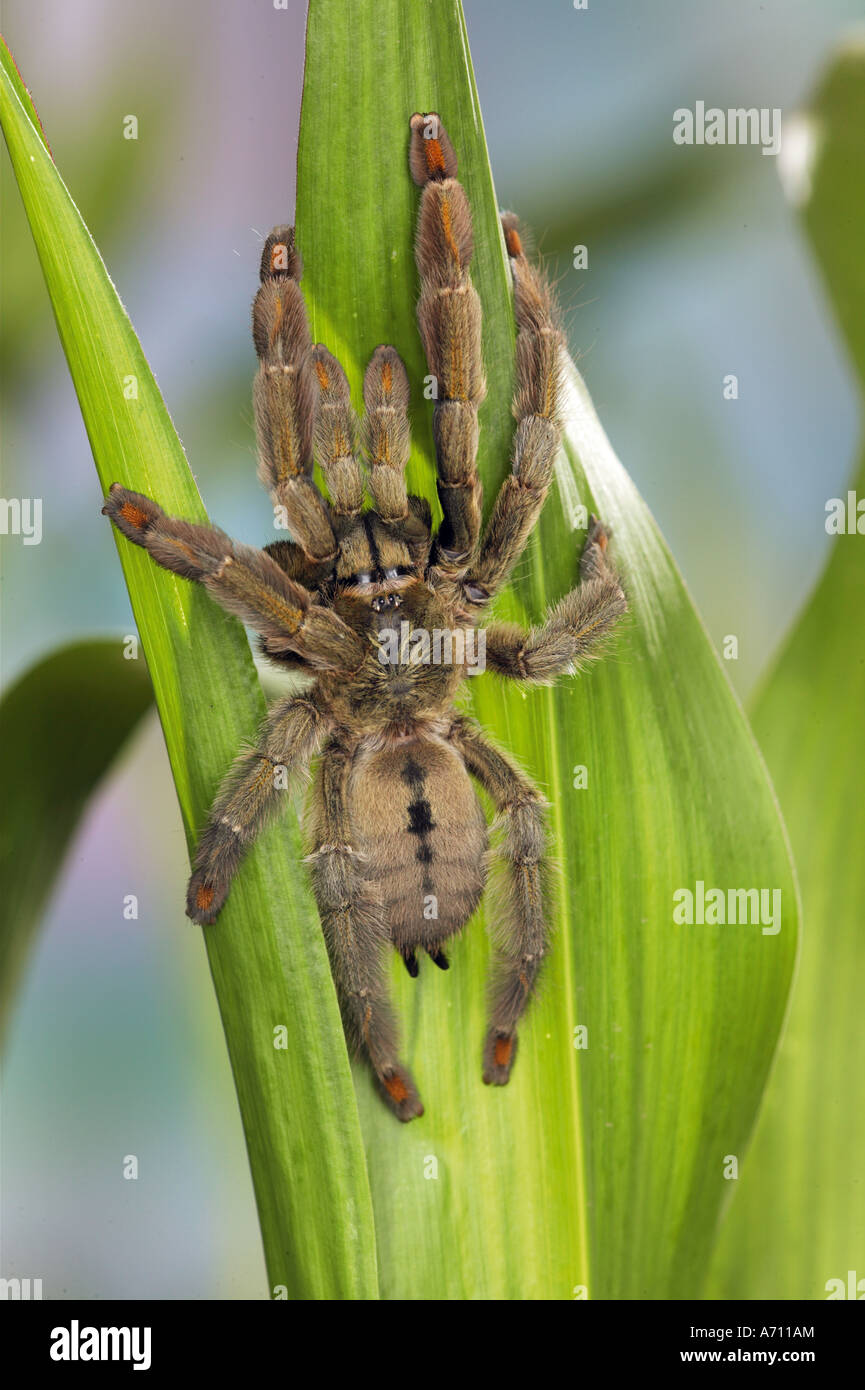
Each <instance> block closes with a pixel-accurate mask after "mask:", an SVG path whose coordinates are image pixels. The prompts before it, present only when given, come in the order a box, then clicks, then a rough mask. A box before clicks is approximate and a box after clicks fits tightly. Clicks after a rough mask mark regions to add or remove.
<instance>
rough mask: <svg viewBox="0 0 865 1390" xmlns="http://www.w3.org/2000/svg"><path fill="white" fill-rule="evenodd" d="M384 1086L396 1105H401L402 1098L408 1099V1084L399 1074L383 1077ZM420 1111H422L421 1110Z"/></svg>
mask: <svg viewBox="0 0 865 1390" xmlns="http://www.w3.org/2000/svg"><path fill="white" fill-rule="evenodd" d="M384 1088H385V1090H386V1091H387V1093H388V1095H389V1096H390V1098H391V1100H392V1101H395V1102H396V1104H397V1105H401V1104H402V1102H403V1101H404V1100H407V1099H408V1086H407V1085H406V1084H405V1082H404V1081H403V1079H402V1077H401V1076H386V1077H384ZM422 1113H423V1111H421V1114H422Z"/></svg>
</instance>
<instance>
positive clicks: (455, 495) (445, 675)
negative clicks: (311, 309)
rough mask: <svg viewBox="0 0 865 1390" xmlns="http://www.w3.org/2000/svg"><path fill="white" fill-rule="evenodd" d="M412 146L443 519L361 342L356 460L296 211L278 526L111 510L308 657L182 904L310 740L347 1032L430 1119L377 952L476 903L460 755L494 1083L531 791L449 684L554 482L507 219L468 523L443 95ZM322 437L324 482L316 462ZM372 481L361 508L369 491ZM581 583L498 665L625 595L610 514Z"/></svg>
mask: <svg viewBox="0 0 865 1390" xmlns="http://www.w3.org/2000/svg"><path fill="white" fill-rule="evenodd" d="M410 167H411V174H412V177H413V178H414V181H415V183H417V184H418V185H420V186H421V188H422V189H423V193H422V195H421V200H420V215H419V225H418V233H417V243H416V256H417V265H418V270H419V272H420V281H421V293H420V301H419V304H418V322H419V326H420V333H421V338H422V339H423V344H424V348H425V351H426V356H427V360H428V363H429V370H430V372H431V374H432V377H433V379H434V381H435V383H436V386H437V396H436V405H435V415H434V435H435V448H436V461H437V471H438V495H439V500H440V502H441V508H442V512H443V514H444V519H443V521H442V524H441V525H440V527H439V528H438V531H437V532H436V534H435V535H433V534H432V530H431V512H430V507H429V504H428V503H427V502H426V501H425V500H424V499H423V498H421V497H413V496H410V495H408V494H407V492H406V487H405V479H404V470H405V466H406V463H407V462H408V457H409V448H410V440H409V424H408V415H407V407H408V399H409V387H408V379H407V377H406V372H405V368H404V367H403V364H402V362H401V360H400V358H399V356H398V355H397V353H396V352H395V351H394V349H393V348H392V347H379V348H376V350H375V352H374V353H373V357H372V360H371V362H370V364H369V366H368V367H367V370H366V376H365V378H364V385H363V398H364V404H365V407H366V413H365V416H364V419H363V423H362V425H361V429H360V434H361V442H362V445H363V450H364V453H365V455H366V457H367V460H368V471H367V472H366V475H365V474H364V472H363V471H362V469H361V465H360V463H359V462H358V458H357V456H356V453H355V438H356V433H357V428H356V420H355V416H354V413H353V410H352V406H351V401H350V397H349V388H348V382H347V380H346V377H345V374H344V372H343V370H342V368H341V367H340V365H339V363H338V362H337V361H336V359H335V358H334V357H333V356H332V355H331V354H330V353H329V352H328V351H327V350H326V348H324V347H322V346H321V345H319V346H316V347H313V346H312V343H311V341H310V336H309V328H308V325H307V318H306V310H305V307H304V302H303V296H302V294H301V290H300V286H299V284H298V281H299V279H300V275H301V260H300V254H299V252H298V251H297V249H296V247H295V244H294V233H293V229H292V228H290V227H278V228H277V229H276V230H275V231H273V232H271V234H270V236H269V237H268V238H267V241H266V242H265V245H264V252H263V255H262V260H261V288H260V289H259V291H258V294H257V296H256V299H255V304H254V307H253V315H252V319H253V327H252V331H253V338H254V341H255V347H256V351H257V353H258V356H259V358H260V359H261V365H260V367H259V371H258V375H257V377H256V381H255V393H254V394H255V419H256V427H257V433H258V443H259V450H260V458H261V464H260V476H261V478H262V480H263V481H264V482H265V484H266V485H267V487H268V488H269V489H270V491H271V495H272V497H273V500H274V504H275V506H276V507H277V508H279V509H281V515H282V517H283V519H284V521H285V523H286V526H287V529H288V530H290V532H291V535H292V537H293V539H292V540H290V541H288V540H283V541H276V542H275V543H273V544H271V545H268V546H265V548H264V550H256V549H253V548H252V547H250V546H246V545H239V544H237V543H235V542H234V541H232V540H230V539H229V537H228V536H226V535H225V534H224V533H223V532H222V531H218V530H215V529H213V528H211V527H209V526H196V525H192V524H191V523H190V522H186V521H178V520H174V519H172V518H170V517H167V516H166V515H165V513H164V512H163V511H162V509H161V508H160V507H158V506H157V505H156V503H155V502H152V501H151V500H150V499H149V498H147V497H143V496H141V494H139V493H135V492H130V491H128V490H127V489H126V488H124V487H121V486H120V485H119V484H118V483H114V484H113V486H112V488H111V490H110V493H109V495H108V498H107V500H106V505H105V508H104V511H105V512H106V513H107V514H108V516H110V517H111V519H112V521H113V522H114V524H115V525H116V526H117V527H118V528H119V529H120V530H121V531H122V532H123V534H124V535H125V536H127V537H128V538H129V540H131V541H134V542H135V544H136V545H141V546H143V547H144V548H145V550H147V551H148V552H149V554H150V555H151V556H152V557H153V559H154V560H155V561H156V562H157V564H160V565H162V566H163V567H164V568H165V569H168V570H173V571H174V572H175V573H176V574H181V575H183V576H185V577H186V578H187V579H196V580H198V581H199V582H200V583H202V584H203V585H204V586H205V588H206V589H207V590H208V591H209V592H210V594H211V595H212V596H213V598H215V599H216V601H217V602H218V603H220V604H221V605H222V606H223V607H224V608H226V609H227V610H228V611H229V612H231V613H235V614H237V616H238V617H239V618H240V619H241V620H242V621H243V622H244V623H246V624H248V625H249V626H250V627H251V628H254V629H255V630H256V631H257V632H258V633H259V634H260V638H261V643H262V649H263V651H264V652H265V654H266V655H267V656H268V657H270V658H272V659H274V660H276V661H277V662H281V663H287V664H289V665H292V666H295V667H300V668H301V669H303V670H305V671H307V672H311V673H314V675H315V684H314V685H313V686H312V687H311V689H309V690H308V691H307V692H306V693H304V694H302V695H300V696H299V697H291V698H286V699H283V700H280V701H279V702H278V703H277V704H276V705H274V707H273V708H272V709H271V711H270V714H269V716H268V718H267V721H266V723H265V725H264V727H263V730H262V733H261V737H260V739H259V743H258V746H257V747H256V748H255V749H254V750H253V751H251V752H245V753H243V754H242V755H241V757H240V759H239V761H238V762H237V763H236V765H235V767H234V768H233V770H232V771H231V773H230V774H229V776H228V779H227V780H226V782H225V784H224V785H223V787H222V789H221V790H220V792H219V795H218V796H217V798H216V801H215V802H214V805H213V810H212V812H211V815H210V820H209V822H208V824H207V827H206V829H205V830H204V832H203V834H202V836H201V839H200V841H199V844H198V848H197V851H196V855H195V863H194V868H193V873H192V877H191V879H190V882H189V892H188V898H187V912H188V914H189V916H190V917H191V918H192V920H193V921H195V922H200V923H210V922H213V921H214V920H215V919H216V917H217V915H218V913H219V911H220V909H221V908H222V905H223V903H224V902H225V899H226V897H227V896H228V892H229V889H230V887H231V881H232V879H233V878H234V875H235V874H236V873H237V871H238V867H239V865H240V861H241V857H242V855H243V853H244V851H245V850H246V848H247V846H248V845H249V844H251V842H252V841H253V839H254V838H255V836H256V835H257V834H258V832H259V830H260V829H261V827H262V825H263V823H264V821H265V819H266V817H267V816H268V815H269V814H270V813H271V812H272V811H275V810H276V809H278V808H279V806H280V804H281V803H282V802H283V800H284V798H283V792H284V789H285V787H286V784H287V778H288V777H289V776H290V774H292V773H295V772H297V771H300V770H305V769H306V768H307V767H308V766H309V764H310V762H311V760H312V759H313V758H314V757H315V756H316V755H319V754H320V757H319V758H318V764H317V768H316V771H315V775H314V780H313V788H312V795H311V808H310V810H311V815H310V817H309V821H310V824H309V831H310V842H311V843H310V848H311V853H310V856H309V862H310V864H311V868H312V882H313V888H314V891H315V896H316V900H317V902H318V908H319V912H320V915H321V923H322V927H323V929H324V933H325V937H326V939H327V946H328V950H329V954H330V960H331V964H332V968H333V974H334V978H335V981H336V985H337V989H338V992H339V996H340V1001H341V1007H342V1011H343V1017H344V1020H345V1024H346V1027H347V1030H348V1032H349V1034H350V1036H351V1037H352V1038H353V1040H354V1041H355V1043H356V1044H357V1046H358V1047H361V1048H363V1049H365V1051H366V1054H367V1056H368V1058H369V1061H370V1062H371V1064H372V1067H373V1069H374V1071H375V1074H376V1077H377V1078H378V1081H379V1083H380V1085H381V1087H382V1090H383V1093H384V1095H385V1096H386V1098H387V1099H388V1101H389V1103H390V1105H391V1106H392V1107H393V1109H394V1111H395V1112H396V1114H397V1115H398V1117H399V1118H400V1119H401V1120H411V1119H413V1118H414V1117H415V1116H416V1115H421V1114H422V1113H423V1106H422V1105H421V1102H420V1097H419V1095H418V1092H417V1089H416V1087H415V1083H414V1081H413V1079H412V1077H411V1074H410V1072H409V1071H408V1070H407V1068H406V1067H405V1066H404V1065H403V1064H402V1063H401V1062H400V1060H399V1058H398V1049H397V1028H396V1022H395V1019H394V1015H393V1011H392V1009H391V1005H390V1002H389V999H388V989H387V982H386V965H387V947H388V945H389V944H392V945H393V946H394V947H395V948H396V950H397V951H398V952H399V953H400V955H401V956H402V958H403V960H404V961H405V964H406V966H407V968H408V971H409V974H411V975H413V976H414V975H417V973H418V965H417V960H416V957H415V952H416V950H417V949H418V948H420V949H422V950H424V951H426V952H427V954H428V955H429V956H430V957H431V959H432V960H433V961H434V962H435V964H436V965H437V966H439V967H440V968H441V969H442V970H446V969H447V966H448V962H447V958H446V956H445V954H444V950H443V947H444V943H445V942H446V941H447V939H448V938H449V937H451V936H453V935H454V933H456V932H458V931H460V929H461V928H462V927H463V926H464V925H465V924H466V922H467V921H468V919H469V918H470V917H471V915H472V913H473V912H474V910H475V908H476V907H477V905H478V903H479V901H480V898H481V895H482V893H483V891H484V883H485V877H486V858H487V856H486V850H487V824H486V820H485V817H484V813H483V810H482V808H481V804H480V801H479V800H478V797H477V794H476V792H475V790H474V788H473V787H472V784H471V782H470V780H469V774H471V776H472V777H474V778H476V779H477V781H478V782H479V783H480V785H481V786H482V787H484V788H485V790H486V791H487V792H488V793H489V796H490V798H491V800H492V802H493V804H494V805H495V807H496V808H497V810H498V813H499V817H500V821H501V824H502V827H503V845H502V856H503V858H504V860H505V864H506V873H507V880H508V890H507V905H506V910H505V911H504V912H503V913H502V914H501V915H500V916H499V917H498V918H497V920H496V922H495V926H494V930H495V936H496V943H495V944H496V948H497V949H496V966H495V974H494V979H493V986H492V991H491V996H490V1013H489V1030H488V1032H487V1036H486V1041H485V1044H484V1050H483V1079H484V1081H485V1082H488V1083H492V1084H494V1085H497V1086H502V1085H504V1084H505V1083H506V1082H507V1080H508V1078H509V1075H510V1071H511V1067H512V1065H513V1061H514V1057H515V1054H516V1046H517V1034H516V1028H517V1023H518V1021H519V1019H520V1016H521V1015H522V1013H523V1011H524V1009H525V1007H526V1004H527V1002H528V1000H529V998H530V996H531V995H532V992H533V990H534V987H535V983H536V981H537V978H538V972H539V970H540V966H541V960H542V958H543V956H544V954H545V951H546V949H547V927H546V924H545V921H544V901H543V897H544V894H543V886H542V885H543V863H544V853H545V831H544V809H545V803H544V800H543V797H542V796H541V795H540V793H539V792H538V791H537V790H536V788H535V787H534V786H533V785H532V783H531V782H530V781H529V780H528V779H527V777H526V776H525V775H524V774H523V773H522V772H521V771H520V769H519V768H518V767H516V766H515V764H514V763H513V762H512V761H511V759H510V758H509V757H507V756H506V755H505V754H504V753H502V752H500V751H499V750H498V749H497V748H494V747H493V746H492V745H491V744H490V743H489V742H488V741H487V739H486V737H485V736H484V734H483V732H482V730H481V729H480V728H479V726H478V725H477V724H476V723H474V722H473V721H472V720H471V719H469V718H467V717H466V716H465V715H463V714H461V713H459V712H458V711H457V710H456V709H455V707H454V697H455V696H456V694H457V690H458V688H459V686H460V684H461V682H462V681H463V679H464V677H465V676H466V675H467V674H469V662H468V658H467V655H466V648H467V646H468V643H467V641H466V637H467V635H468V634H469V633H472V634H473V633H474V628H475V625H476V623H477V620H478V617H479V615H480V614H482V613H483V611H484V609H485V608H486V606H487V604H488V603H489V602H490V600H491V599H492V598H493V597H494V596H495V595H496V593H497V592H498V591H499V590H500V589H501V588H502V586H503V585H504V584H505V583H506V581H507V579H508V577H509V575H510V574H511V571H512V570H513V568H514V565H515V563H516V561H517V560H518V559H519V557H520V555H521V553H522V551H523V548H524V547H525V545H526V542H527V540H528V537H529V534H530V532H531V530H532V528H533V526H534V525H535V522H536V520H537V518H538V514H539V513H540V510H541V507H542V505H543V502H544V498H545V497H546V494H547V490H548V488H549V485H550V481H551V478H552V470H553V460H554V457H555V454H556V451H557V449H558V447H559V438H560V422H559V409H560V396H561V383H560V365H561V354H562V352H563V348H564V343H563V339H562V334H561V331H560V328H559V323H558V315H557V312H556V308H555V304H554V301H553V297H552V293H551V290H550V288H549V286H548V285H547V283H546V282H545V280H544V279H543V278H542V276H541V275H540V274H539V273H538V271H537V270H535V269H534V268H533V267H532V266H531V265H530V264H529V262H528V261H527V259H526V257H525V254H524V252H523V247H522V242H521V240H520V234H519V231H518V228H517V223H516V219H515V218H514V217H512V216H511V215H510V214H506V215H505V216H504V217H503V218H502V225H503V228H504V235H505V242H506V246H507V251H508V254H509V256H510V262H511V267H512V272H513V281H514V304H515V311H516V320H517V327H518V336H517V355H516V374H517V384H516V393H515V398H514V403H513V411H514V415H515V417H516V420H517V428H516V435H515V442H514V448H513V464H512V471H511V473H510V475H509V477H508V478H507V479H506V480H505V482H504V484H503V485H502V488H501V490H500V492H499V494H498V496H497V498H496V500H495V503H494V505H493V508H492V512H491V514H490V517H489V520H488V522H487V525H486V527H485V528H484V529H483V531H482V527H481V484H480V479H479V478H478V474H477V469H476V462H475V459H476V453H477V443H478V406H479V405H480V403H481V401H482V400H483V397H484V390H485V385H484V373H483V366H482V361H481V307H480V301H479V299H478V296H477V293H476V291H475V289H474V287H473V285H472V282H471V278H470V276H469V264H470V261H471V256H472V221H471V212H470V209H469V204H468V199H467V197H466V194H465V192H464V190H463V188H462V186H461V184H460V183H459V182H458V181H457V178H456V173H457V160H456V155H455V154H454V150H453V146H452V145H451V142H450V140H449V139H448V136H447V134H446V132H445V130H444V128H443V126H442V124H441V122H440V120H439V118H438V116H437V115H435V114H429V115H415V116H413V117H412V119H411V144H410ZM314 455H315V457H316V458H317V459H318V462H319V464H320V465H321V468H322V471H323V474H324V478H325V481H326V483H327V489H328V492H329V500H328V499H325V497H324V496H322V494H321V493H320V492H319V490H318V488H317V486H316V484H315V482H314V480H313V456H314ZM365 483H366V486H367V488H368V490H369V493H370V496H371V499H372V503H373V507H372V509H367V510H365V509H364V484H365ZM580 581H581V582H580V584H579V586H578V587H577V588H575V589H572V590H571V592H570V593H569V594H567V595H566V596H565V597H564V598H563V599H562V600H561V601H560V602H559V603H558V604H556V606H555V607H554V608H553V609H552V610H551V611H550V612H549V614H548V615H547V619H546V622H545V623H544V624H543V626H542V627H539V628H534V629H532V630H531V631H530V632H523V631H521V630H520V629H519V628H518V627H516V626H514V625H512V624H502V623H498V624H493V625H492V626H491V627H489V628H487V629H486V631H485V641H486V647H485V656H486V662H487V664H488V665H489V666H490V667H491V668H492V670H493V671H495V672H497V673H498V674H499V675H501V676H506V677H510V678H511V679H513V680H517V681H523V682H527V683H530V684H531V683H535V684H538V683H540V684H545V683H549V682H551V681H553V680H554V679H555V678H556V677H557V676H558V675H560V674H562V673H564V672H571V671H573V669H574V668H575V666H576V665H577V663H578V662H579V660H580V658H581V657H583V656H585V655H586V654H587V653H588V652H589V649H590V648H591V646H592V644H594V643H595V642H596V641H597V640H598V638H600V637H602V636H603V635H604V634H605V633H607V632H609V630H610V629H611V628H612V626H613V625H614V623H615V622H616V620H617V619H618V618H619V617H620V616H621V615H622V614H623V613H624V612H625V608H626V603H625V598H624V595H623V593H622V588H621V585H620V583H619V580H618V578H617V576H616V574H615V572H614V570H613V568H612V567H611V565H610V561H609V556H608V552H607V534H606V531H605V530H604V528H603V526H602V525H601V523H600V522H599V521H597V520H596V519H595V518H594V517H593V518H592V521H591V525H590V529H589V533H588V536H587V538H586V544H585V548H584V550H583V554H582V558H581V560H580ZM397 630H398V632H399V636H398V637H397V639H396V641H394V634H395V633H396V632H397ZM418 633H420V634H421V640H417V634H418ZM430 633H435V634H439V635H441V634H445V636H446V639H447V640H446V641H445V643H444V646H443V647H442V646H441V644H440V645H439V649H438V653H439V655H440V657H441V659H440V660H431V659H430V655H429V653H430V647H429V645H428V642H429V634H430ZM423 634H427V645H426V646H424V641H423ZM388 643H390V644H391V645H390V646H388ZM472 650H474V646H472Z"/></svg>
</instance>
